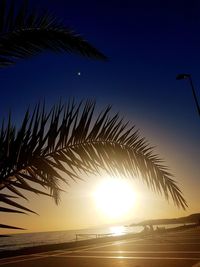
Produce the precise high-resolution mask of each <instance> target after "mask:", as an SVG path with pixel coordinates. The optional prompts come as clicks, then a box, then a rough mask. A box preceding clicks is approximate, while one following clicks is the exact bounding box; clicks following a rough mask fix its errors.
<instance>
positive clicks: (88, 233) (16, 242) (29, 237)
mask: <svg viewBox="0 0 200 267" xmlns="http://www.w3.org/2000/svg"><path fill="white" fill-rule="evenodd" d="M142 229H143V227H140V226H137V227H128V226H123V225H117V226H116V225H115V226H106V227H101V228H91V229H81V230H67V231H53V232H38V233H22V234H21V233H20V234H12V235H9V236H8V237H0V251H5V250H17V249H21V248H25V247H34V246H39V245H49V244H59V243H66V242H73V241H77V240H86V239H91V238H97V237H103V236H118V235H125V234H128V233H139V232H140V231H142Z"/></svg>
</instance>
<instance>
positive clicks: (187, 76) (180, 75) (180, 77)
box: [176, 73, 190, 80]
mask: <svg viewBox="0 0 200 267" xmlns="http://www.w3.org/2000/svg"><path fill="white" fill-rule="evenodd" d="M189 77H190V74H186V73H181V74H178V75H177V76H176V79H177V80H184V79H187V78H189Z"/></svg>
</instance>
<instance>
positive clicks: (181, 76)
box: [176, 73, 200, 116]
mask: <svg viewBox="0 0 200 267" xmlns="http://www.w3.org/2000/svg"><path fill="white" fill-rule="evenodd" d="M176 79H177V80H186V79H189V82H190V85H191V88H192V94H193V97H194V101H195V104H196V107H197V111H198V114H199V116H200V106H199V103H198V99H197V95H196V92H195V89H194V84H193V82H192V77H191V75H190V74H186V73H181V74H178V75H177V76H176Z"/></svg>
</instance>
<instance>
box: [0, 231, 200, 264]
mask: <svg viewBox="0 0 200 267" xmlns="http://www.w3.org/2000/svg"><path fill="white" fill-rule="evenodd" d="M198 262H199V264H198ZM0 266H2V267H3V266H6V267H33V266H34V267H35V266H37V267H40V266H41V267H47V266H48V267H53V266H56V267H66V266H69V267H75V266H76V267H86V266H87V267H110V266H115V267H190V266H195V267H197V266H198V267H200V227H198V228H193V229H188V230H182V231H177V232H168V233H165V234H158V233H154V234H152V235H151V236H148V237H145V238H129V239H124V240H120V241H112V242H106V243H98V244H93V245H89V246H82V247H79V248H73V249H69V248H68V249H62V250H54V251H49V252H43V253H37V254H30V255H25V256H17V257H10V258H4V259H1V260H0Z"/></svg>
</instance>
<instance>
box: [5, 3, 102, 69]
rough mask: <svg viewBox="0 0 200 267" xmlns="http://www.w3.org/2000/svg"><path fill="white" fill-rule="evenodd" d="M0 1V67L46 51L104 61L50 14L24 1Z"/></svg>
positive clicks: (91, 47)
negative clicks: (33, 7) (31, 8)
mask: <svg viewBox="0 0 200 267" xmlns="http://www.w3.org/2000/svg"><path fill="white" fill-rule="evenodd" d="M15 4H16V1H14V0H11V1H10V4H9V1H8V0H0V67H5V66H8V65H12V64H14V63H15V62H16V61H17V60H18V59H20V58H26V57H30V56H33V55H37V54H39V53H41V52H43V51H45V50H51V51H54V52H67V53H76V54H79V55H82V56H84V57H89V58H94V59H99V60H106V59H107V58H106V56H105V55H104V54H103V53H101V52H100V51H98V50H97V49H96V48H95V47H94V46H92V45H91V44H90V43H89V42H88V41H86V40H85V39H84V38H82V37H81V36H80V35H78V34H77V33H75V32H74V31H72V30H71V29H70V28H67V27H65V26H63V25H62V23H60V22H59V20H58V19H57V18H56V17H55V16H53V15H51V14H50V13H49V12H43V13H41V12H35V11H34V10H30V9H29V8H28V1H23V3H22V4H21V7H20V8H18V9H17V8H16V7H15Z"/></svg>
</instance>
